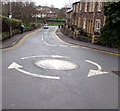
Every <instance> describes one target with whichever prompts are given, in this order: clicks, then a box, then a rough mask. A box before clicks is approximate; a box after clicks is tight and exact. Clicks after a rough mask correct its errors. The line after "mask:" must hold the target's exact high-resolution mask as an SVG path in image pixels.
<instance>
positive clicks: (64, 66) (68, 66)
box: [35, 59, 78, 70]
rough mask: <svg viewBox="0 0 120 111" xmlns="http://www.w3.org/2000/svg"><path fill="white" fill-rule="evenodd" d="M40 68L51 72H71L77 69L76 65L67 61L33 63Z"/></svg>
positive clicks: (54, 60) (52, 60)
mask: <svg viewBox="0 0 120 111" xmlns="http://www.w3.org/2000/svg"><path fill="white" fill-rule="evenodd" d="M35 65H37V66H38V67H40V68H44V69H53V70H72V69H75V68H78V65H77V64H75V63H72V62H69V61H65V60H59V59H45V60H40V61H37V62H35Z"/></svg>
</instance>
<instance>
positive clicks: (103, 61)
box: [2, 26, 118, 109]
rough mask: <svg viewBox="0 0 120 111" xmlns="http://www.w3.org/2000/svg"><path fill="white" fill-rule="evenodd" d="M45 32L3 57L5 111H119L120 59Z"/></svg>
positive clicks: (46, 30) (39, 31)
mask: <svg viewBox="0 0 120 111" xmlns="http://www.w3.org/2000/svg"><path fill="white" fill-rule="evenodd" d="M56 28H57V27H55V26H53V27H52V26H51V27H49V29H40V30H38V31H36V32H34V33H32V34H29V35H27V36H26V37H24V38H23V39H22V40H21V41H20V42H19V43H18V44H17V45H16V46H14V47H12V48H9V49H6V50H4V51H3V52H2V60H3V61H2V62H3V63H2V72H3V73H2V102H3V103H2V106H3V109H117V108H118V76H117V75H116V74H114V73H112V71H118V56H116V55H111V54H106V53H102V52H98V51H94V50H89V49H87V48H85V47H84V48H82V47H78V46H75V45H70V44H67V43H64V42H61V41H60V40H59V39H58V38H57V37H56V35H55V30H56Z"/></svg>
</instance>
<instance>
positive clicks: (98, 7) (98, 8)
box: [97, 2, 102, 11]
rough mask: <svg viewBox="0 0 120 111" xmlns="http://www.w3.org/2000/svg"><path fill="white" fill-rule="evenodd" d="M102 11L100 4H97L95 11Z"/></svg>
mask: <svg viewBox="0 0 120 111" xmlns="http://www.w3.org/2000/svg"><path fill="white" fill-rule="evenodd" d="M101 10H102V2H98V6H97V11H101Z"/></svg>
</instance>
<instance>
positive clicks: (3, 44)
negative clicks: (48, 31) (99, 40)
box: [0, 29, 120, 55]
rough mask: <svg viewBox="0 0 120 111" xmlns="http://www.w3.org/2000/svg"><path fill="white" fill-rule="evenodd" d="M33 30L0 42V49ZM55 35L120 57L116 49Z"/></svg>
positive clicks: (68, 41) (60, 33)
mask: <svg viewBox="0 0 120 111" xmlns="http://www.w3.org/2000/svg"><path fill="white" fill-rule="evenodd" d="M35 30H38V29H35ZM35 30H32V31H28V32H24V33H23V34H16V35H14V36H12V37H11V38H8V39H5V40H3V41H0V49H5V48H9V47H12V46H14V45H16V44H17V43H18V42H19V41H20V40H21V39H22V38H23V37H24V36H25V35H27V34H28V33H31V32H34V31H35ZM56 35H57V36H58V37H59V39H61V40H62V41H63V42H66V43H69V44H72V45H76V46H80V47H85V48H89V49H93V50H98V51H101V52H108V53H111V54H115V55H120V51H119V49H118V48H109V47H105V46H101V45H97V44H92V43H88V42H83V41H78V40H74V39H72V38H69V37H67V36H65V35H64V34H63V33H62V32H61V31H60V29H57V30H56Z"/></svg>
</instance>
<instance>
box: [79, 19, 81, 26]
mask: <svg viewBox="0 0 120 111" xmlns="http://www.w3.org/2000/svg"><path fill="white" fill-rule="evenodd" d="M80 20H81V19H80V18H79V19H78V27H80Z"/></svg>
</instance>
